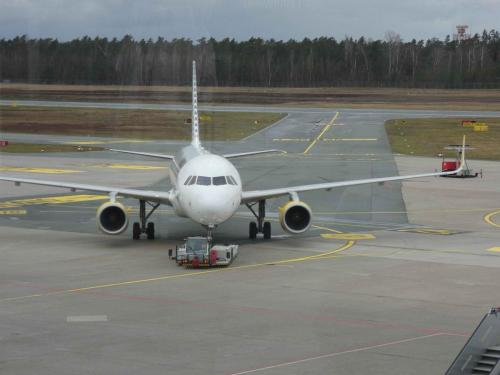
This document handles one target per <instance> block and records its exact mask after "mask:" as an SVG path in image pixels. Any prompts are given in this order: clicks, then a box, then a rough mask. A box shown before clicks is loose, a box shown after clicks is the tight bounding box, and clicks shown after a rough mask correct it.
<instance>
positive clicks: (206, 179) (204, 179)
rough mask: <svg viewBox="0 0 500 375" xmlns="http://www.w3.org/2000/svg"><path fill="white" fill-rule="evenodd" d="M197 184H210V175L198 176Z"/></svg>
mask: <svg viewBox="0 0 500 375" xmlns="http://www.w3.org/2000/svg"><path fill="white" fill-rule="evenodd" d="M196 184H197V185H205V186H208V185H211V184H212V177H206V176H198V179H197V180H196Z"/></svg>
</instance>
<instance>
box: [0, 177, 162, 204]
mask: <svg viewBox="0 0 500 375" xmlns="http://www.w3.org/2000/svg"><path fill="white" fill-rule="evenodd" d="M0 181H8V182H13V183H15V184H16V185H20V184H31V185H42V186H52V187H58V188H66V189H70V190H71V191H76V190H83V191H91V192H95V193H106V194H110V196H122V197H129V198H137V199H143V200H147V201H150V202H157V203H162V204H166V205H171V199H170V193H169V192H163V191H150V190H140V189H127V188H116V187H109V186H100V185H88V184H76V183H66V182H57V181H46V180H34V179H28V178H14V177H4V176H0Z"/></svg>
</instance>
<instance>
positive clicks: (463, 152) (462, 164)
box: [460, 134, 465, 167]
mask: <svg viewBox="0 0 500 375" xmlns="http://www.w3.org/2000/svg"><path fill="white" fill-rule="evenodd" d="M462 166H465V134H464V139H463V141H462V158H461V160H460V167H462Z"/></svg>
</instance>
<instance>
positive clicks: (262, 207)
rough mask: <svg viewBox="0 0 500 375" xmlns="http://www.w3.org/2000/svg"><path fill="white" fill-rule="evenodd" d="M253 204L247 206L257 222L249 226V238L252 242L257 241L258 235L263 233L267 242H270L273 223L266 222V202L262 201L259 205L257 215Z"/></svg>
mask: <svg viewBox="0 0 500 375" xmlns="http://www.w3.org/2000/svg"><path fill="white" fill-rule="evenodd" d="M255 204H256V203H253V204H247V207H248V209H249V210H250V211H251V212H252V213H253V215H254V216H255V218H256V219H257V222H255V221H252V222H251V223H250V225H249V229H248V237H249V238H250V239H251V240H255V239H256V238H257V233H262V235H263V237H264V239H265V240H269V239H270V238H271V223H270V222H269V221H264V220H265V218H266V201H265V200H260V201H259V202H258V204H259V212H258V213H256V212H255V211H254V209H253V206H254V205H255Z"/></svg>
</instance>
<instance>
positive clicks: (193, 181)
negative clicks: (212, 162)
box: [188, 176, 196, 185]
mask: <svg viewBox="0 0 500 375" xmlns="http://www.w3.org/2000/svg"><path fill="white" fill-rule="evenodd" d="M195 183H196V176H191V179H190V180H189V183H188V185H194V184H195Z"/></svg>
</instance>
